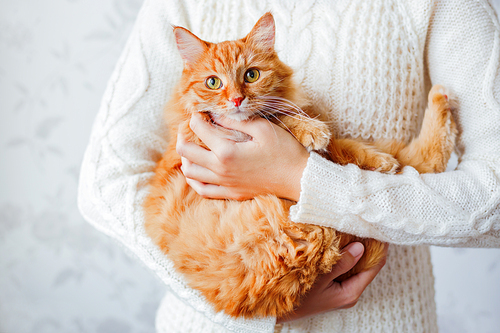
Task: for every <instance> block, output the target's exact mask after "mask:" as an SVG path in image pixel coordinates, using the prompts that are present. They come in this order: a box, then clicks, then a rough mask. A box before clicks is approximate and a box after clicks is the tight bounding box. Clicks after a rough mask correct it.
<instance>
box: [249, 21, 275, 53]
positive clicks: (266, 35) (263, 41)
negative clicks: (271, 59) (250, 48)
mask: <svg viewBox="0 0 500 333" xmlns="http://www.w3.org/2000/svg"><path fill="white" fill-rule="evenodd" d="M274 35H275V27H274V18H273V15H272V14H271V13H270V12H267V13H265V14H264V15H263V16H262V17H261V18H260V19H259V20H258V21H257V23H255V25H254V27H253V28H252V31H250V33H249V34H248V35H247V36H246V37H245V39H246V40H247V42H251V43H253V44H255V45H256V46H258V47H259V48H263V49H264V50H269V51H273V50H274Z"/></svg>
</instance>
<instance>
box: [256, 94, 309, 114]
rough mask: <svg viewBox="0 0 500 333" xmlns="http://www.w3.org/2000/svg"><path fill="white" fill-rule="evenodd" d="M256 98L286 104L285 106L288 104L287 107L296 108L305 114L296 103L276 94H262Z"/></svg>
mask: <svg viewBox="0 0 500 333" xmlns="http://www.w3.org/2000/svg"><path fill="white" fill-rule="evenodd" d="M258 98H260V99H262V100H265V101H269V102H274V103H277V104H283V105H286V106H288V107H290V108H292V109H294V110H296V111H297V112H298V113H301V114H304V115H306V113H305V112H304V110H302V109H301V108H300V107H299V106H298V105H296V104H295V103H293V102H291V101H289V100H288V99H286V98H282V97H278V96H272V95H263V96H259V97H258Z"/></svg>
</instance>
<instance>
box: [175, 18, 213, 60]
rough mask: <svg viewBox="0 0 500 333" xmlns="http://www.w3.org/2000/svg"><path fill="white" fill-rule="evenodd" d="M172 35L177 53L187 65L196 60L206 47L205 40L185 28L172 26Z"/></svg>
mask: <svg viewBox="0 0 500 333" xmlns="http://www.w3.org/2000/svg"><path fill="white" fill-rule="evenodd" d="M174 36H175V42H176V43H177V48H178V49H179V53H180V54H181V57H182V59H183V60H184V63H185V64H186V65H188V66H189V65H190V64H192V63H194V62H196V60H198V59H199V58H200V56H201V55H202V54H203V52H205V50H206V48H207V43H206V42H204V41H202V40H201V39H199V38H198V37H196V36H195V35H194V34H193V33H192V32H191V31H189V30H187V29H184V28H181V27H174Z"/></svg>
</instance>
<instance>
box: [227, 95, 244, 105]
mask: <svg viewBox="0 0 500 333" xmlns="http://www.w3.org/2000/svg"><path fill="white" fill-rule="evenodd" d="M244 99H245V97H235V98H231V99H230V100H229V101H230V102H233V103H234V106H236V107H238V106H240V105H241V102H243V100H244Z"/></svg>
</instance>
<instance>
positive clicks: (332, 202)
mask: <svg viewBox="0 0 500 333" xmlns="http://www.w3.org/2000/svg"><path fill="white" fill-rule="evenodd" d="M359 171H360V169H359V168H358V167H356V166H355V165H347V166H341V165H339V164H335V163H333V162H330V161H328V160H326V159H325V158H323V157H321V156H320V155H318V154H316V153H314V152H312V153H311V155H310V157H309V159H308V161H307V166H306V168H305V169H304V172H303V174H302V179H301V181H300V185H301V190H300V198H299V201H298V202H297V204H296V205H294V206H292V207H291V208H290V218H291V220H292V221H294V222H302V223H311V224H317V225H323V226H328V227H336V226H335V224H337V223H338V222H340V219H339V218H338V217H336V216H332V211H335V212H338V213H348V212H347V211H346V207H352V206H353V205H354V202H353V196H352V190H353V188H352V184H353V180H354V179H353V178H357V177H359ZM339 217H340V215H339ZM332 223H333V224H334V225H332Z"/></svg>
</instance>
